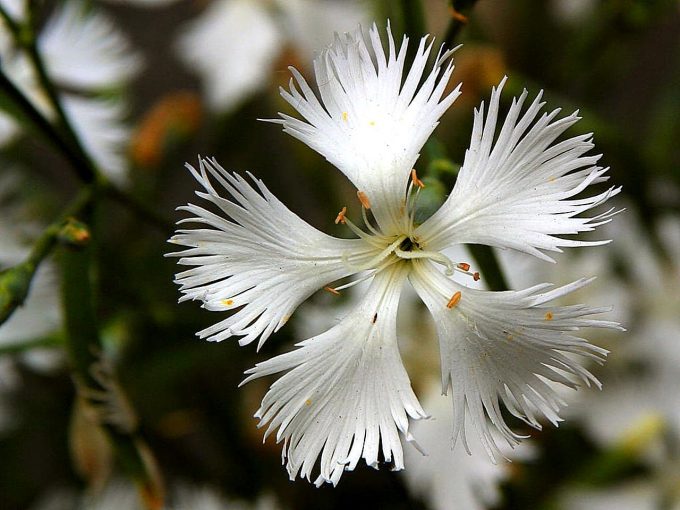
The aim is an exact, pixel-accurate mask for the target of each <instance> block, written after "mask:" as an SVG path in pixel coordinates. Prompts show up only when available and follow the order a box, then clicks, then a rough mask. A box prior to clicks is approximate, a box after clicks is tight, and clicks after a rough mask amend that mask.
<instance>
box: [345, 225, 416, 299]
mask: <svg viewBox="0 0 680 510" xmlns="http://www.w3.org/2000/svg"><path fill="white" fill-rule="evenodd" d="M348 224H349V220H348ZM404 239H406V236H404V235H402V236H399V237H397V239H396V240H395V241H394V242H393V243H392V244H390V245H389V246H388V247H387V248H385V249H384V250H382V251H381V252H380V253H379V254H378V255H376V256H375V257H373V258H372V259H370V260H368V261H367V262H364V263H363V264H361V265H351V264H350V263H349V261H346V262H345V263H346V264H347V265H348V266H350V267H354V268H356V269H359V270H362V269H375V271H376V272H377V271H379V270H380V269H382V268H380V267H377V268H376V267H375V266H376V264H378V263H380V262H382V260H383V259H384V258H385V257H387V256H388V255H389V254H390V253H392V252H394V253H396V252H397V247H398V246H399V245H400V244H401V242H402V241H403V240H404ZM405 253H408V252H405ZM402 258H407V257H402ZM397 260H398V259H395V260H393V261H392V262H396V261H397ZM341 288H342V287H336V289H341Z"/></svg>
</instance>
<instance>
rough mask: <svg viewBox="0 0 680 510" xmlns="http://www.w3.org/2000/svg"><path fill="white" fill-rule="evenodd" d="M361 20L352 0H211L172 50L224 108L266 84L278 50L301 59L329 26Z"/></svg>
mask: <svg viewBox="0 0 680 510" xmlns="http://www.w3.org/2000/svg"><path fill="white" fill-rule="evenodd" d="M364 21H366V9H365V8H363V6H362V3H361V2H360V1H357V0H351V1H343V2H337V1H332V0H274V1H271V0H217V1H215V2H212V3H211V4H210V5H209V6H208V7H207V8H206V10H205V12H204V13H202V14H201V15H200V16H199V17H198V18H197V19H196V20H193V21H191V22H189V23H188V26H187V28H186V31H185V33H184V34H183V36H182V37H181V38H180V40H179V44H178V51H179V55H180V57H181V58H182V60H183V61H184V62H185V64H186V65H187V66H188V67H189V68H190V69H192V70H194V71H195V72H196V73H197V74H198V75H199V76H200V77H201V78H202V80H203V85H204V88H205V94H206V97H207V99H208V103H209V104H210V106H211V107H212V108H213V109H215V110H217V111H222V112H228V111H231V110H233V109H235V108H237V107H238V106H239V105H240V104H241V103H242V102H243V101H245V100H247V99H248V98H249V97H250V96H252V95H253V94H255V93H257V92H258V91H260V90H263V89H264V88H265V87H266V86H267V84H268V82H269V80H270V77H271V75H272V71H276V70H275V69H274V65H275V62H276V61H277V59H280V58H281V57H282V56H283V52H284V50H286V49H292V50H293V51H294V52H297V53H298V54H299V56H300V58H301V59H302V60H303V61H305V62H306V61H308V60H310V59H311V58H312V56H313V52H314V51H315V50H316V49H317V48H319V47H321V46H323V45H324V44H326V43H328V42H330V36H331V34H332V33H333V31H335V30H337V31H345V30H350V29H352V28H354V27H356V26H357V25H358V24H360V23H362V22H364ZM282 70H283V69H282Z"/></svg>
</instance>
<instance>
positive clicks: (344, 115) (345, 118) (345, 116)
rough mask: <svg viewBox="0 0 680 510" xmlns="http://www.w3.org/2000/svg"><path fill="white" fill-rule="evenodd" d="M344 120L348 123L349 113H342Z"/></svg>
mask: <svg viewBox="0 0 680 510" xmlns="http://www.w3.org/2000/svg"><path fill="white" fill-rule="evenodd" d="M342 120H344V121H345V122H347V112H342Z"/></svg>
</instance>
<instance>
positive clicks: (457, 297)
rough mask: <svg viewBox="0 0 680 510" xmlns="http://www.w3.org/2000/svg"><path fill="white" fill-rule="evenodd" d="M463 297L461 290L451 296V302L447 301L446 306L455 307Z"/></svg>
mask: <svg viewBox="0 0 680 510" xmlns="http://www.w3.org/2000/svg"><path fill="white" fill-rule="evenodd" d="M461 297H462V294H461V293H460V291H457V292H456V293H455V294H454V295H453V296H451V299H449V302H448V303H446V308H449V309H451V308H453V307H454V306H456V305H457V304H458V303H459V302H460V298H461Z"/></svg>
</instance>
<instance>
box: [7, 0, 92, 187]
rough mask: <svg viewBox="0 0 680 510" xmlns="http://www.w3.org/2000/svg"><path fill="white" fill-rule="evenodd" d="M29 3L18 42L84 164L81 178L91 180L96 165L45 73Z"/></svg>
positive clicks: (59, 123) (60, 126)
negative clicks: (22, 35) (22, 33)
mask: <svg viewBox="0 0 680 510" xmlns="http://www.w3.org/2000/svg"><path fill="white" fill-rule="evenodd" d="M30 4H31V2H29V5H27V15H28V20H27V22H26V26H25V27H24V37H22V38H21V40H20V41H19V43H20V44H22V46H23V47H24V49H25V50H26V52H27V53H28V56H29V58H30V59H31V63H32V64H33V68H34V69H35V72H36V73H37V75H38V81H39V83H40V86H41V87H42V88H43V90H44V91H45V93H46V94H47V97H48V98H49V100H50V104H51V106H52V108H53V109H54V111H55V113H56V114H57V125H58V127H59V128H61V129H62V130H63V132H64V134H65V136H66V140H65V142H66V143H68V144H69V145H70V146H71V147H72V150H73V151H74V152H75V153H76V154H77V155H78V157H79V159H80V160H81V161H82V162H83V163H84V165H85V168H83V169H82V175H81V178H82V179H83V180H84V181H85V182H92V181H94V180H95V179H96V178H97V173H98V172H97V168H96V165H95V164H94V163H93V161H92V160H91V158H90V157H89V155H88V154H87V152H86V151H85V150H84V149H83V147H82V145H81V143H80V140H79V138H78V135H77V134H76V131H75V129H74V128H73V125H72V124H71V121H70V120H69V118H68V116H67V115H66V112H65V111H64V108H63V106H62V104H61V100H60V99H59V94H58V93H57V90H56V88H55V86H54V84H53V83H52V80H50V78H49V76H48V75H47V68H46V66H45V62H44V61H43V58H42V55H41V54H40V52H39V51H38V39H37V37H36V31H35V27H36V24H35V16H34V14H35V13H34V11H35V9H33V8H32V7H33V6H32V5H30ZM79 173H80V172H79Z"/></svg>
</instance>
